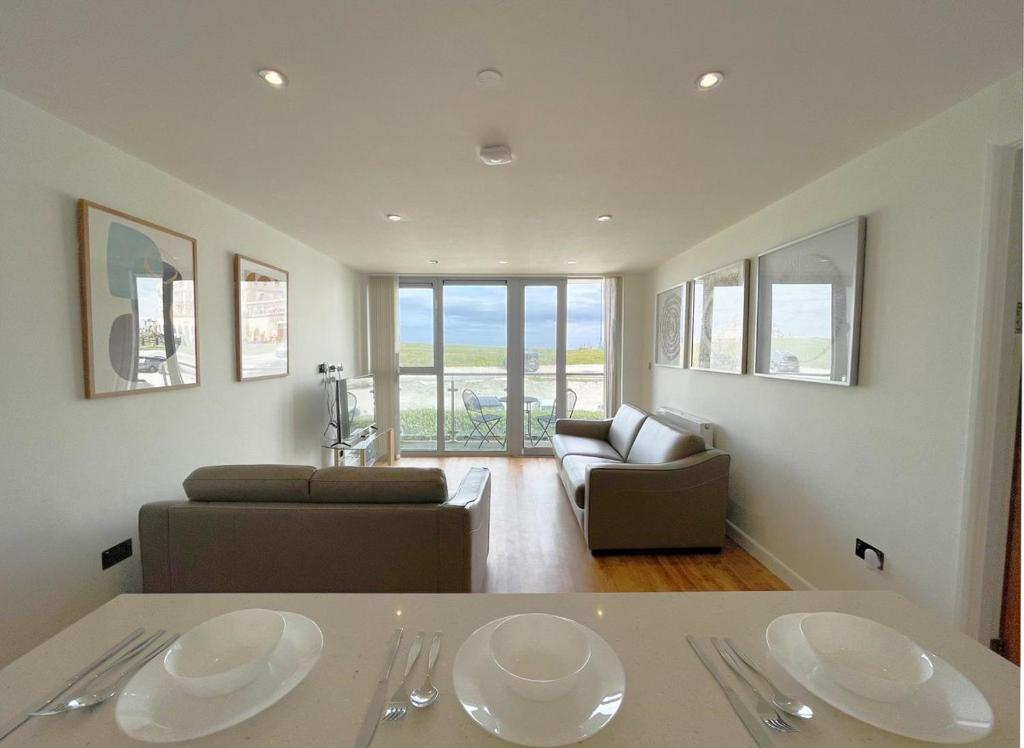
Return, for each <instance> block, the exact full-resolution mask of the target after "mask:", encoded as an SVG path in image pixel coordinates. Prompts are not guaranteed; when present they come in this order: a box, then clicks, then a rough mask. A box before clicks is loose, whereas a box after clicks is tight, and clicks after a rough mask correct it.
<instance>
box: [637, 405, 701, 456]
mask: <svg viewBox="0 0 1024 748" xmlns="http://www.w3.org/2000/svg"><path fill="white" fill-rule="evenodd" d="M705 448H706V447H705V444H704V437H702V436H700V435H699V434H695V433H693V432H692V431H682V430H680V429H675V428H673V427H671V426H669V425H668V424H667V423H665V422H663V421H659V420H658V419H657V418H655V417H653V416H652V417H650V418H648V419H647V420H646V421H644V425H643V426H641V427H640V433H639V434H637V435H636V439H635V440H634V441H633V446H632V448H631V449H630V450H629V456H628V457H627V458H626V462H635V463H643V464H657V463H661V462H674V461H675V460H681V459H683V458H684V457H689V456H690V455H695V454H697V453H698V452H703V451H704V450H705Z"/></svg>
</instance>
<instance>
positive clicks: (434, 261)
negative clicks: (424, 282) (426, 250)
mask: <svg viewBox="0 0 1024 748" xmlns="http://www.w3.org/2000/svg"><path fill="white" fill-rule="evenodd" d="M427 262H429V263H430V264H431V265H436V264H437V263H438V262H440V261H439V260H427Z"/></svg>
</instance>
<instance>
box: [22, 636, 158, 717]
mask: <svg viewBox="0 0 1024 748" xmlns="http://www.w3.org/2000/svg"><path fill="white" fill-rule="evenodd" d="M177 640H178V635H177V634H174V635H172V636H170V637H168V638H167V639H165V640H164V641H163V642H160V643H158V644H157V648H156V649H155V650H153V651H151V652H149V653H147V654H146V655H145V656H143V658H142V659H141V660H139V661H138V662H136V663H134V664H133V665H132V666H131V667H130V668H128V669H127V670H126V671H125V672H124V673H122V674H121V675H119V676H118V678H117V680H115V681H114V682H113V684H111V685H110V686H107V687H105V688H100V687H97V688H96V690H94V691H93V692H92V693H86V694H81V695H79V696H75V697H74V698H71V699H68V700H67V701H65V702H64V703H63V704H60V705H59V706H57V707H55V708H52V709H46V710H45V711H39V712H32V716H34V717H51V716H53V715H55V714H63V713H64V712H73V711H75V710H77V709H88V708H90V707H94V706H99V705H100V704H102V703H103V702H105V701H109V700H110V699H112V698H113V697H114V696H116V695H117V694H119V693H121V689H123V688H124V687H125V685H127V683H128V681H129V680H130V679H131V677H132V676H133V675H135V674H136V673H137V672H139V671H140V670H141V669H142V667H143V665H145V664H146V663H147V662H149V661H150V660H152V659H153V658H154V657H156V656H157V655H158V654H160V653H161V652H163V651H165V650H166V649H167V648H168V647H169V646H171V645H172V644H174V642H176V641H177Z"/></svg>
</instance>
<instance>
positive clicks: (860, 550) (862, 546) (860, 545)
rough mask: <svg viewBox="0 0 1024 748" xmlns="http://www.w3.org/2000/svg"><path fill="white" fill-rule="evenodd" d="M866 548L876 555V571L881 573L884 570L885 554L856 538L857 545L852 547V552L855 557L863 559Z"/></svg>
mask: <svg viewBox="0 0 1024 748" xmlns="http://www.w3.org/2000/svg"><path fill="white" fill-rule="evenodd" d="M868 548H870V549H871V550H873V551H874V552H875V553H877V554H878V570H879V571H881V570H882V569H884V568H885V554H884V553H882V551H880V550H878V549H877V548H875V546H873V545H871V543H865V542H864V541H863V540H861V539H860V538H857V545H856V546H855V547H854V549H853V552H854V553H855V554H856V555H857V558H864V551H866V550H867V549H868Z"/></svg>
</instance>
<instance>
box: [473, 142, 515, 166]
mask: <svg viewBox="0 0 1024 748" xmlns="http://www.w3.org/2000/svg"><path fill="white" fill-rule="evenodd" d="M512 158H513V156H512V149H511V148H509V147H508V146H507V145H485V146H481V147H480V160H481V161H483V162H484V163H485V164H487V165H488V166H504V165H505V164H511V163H512Z"/></svg>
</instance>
